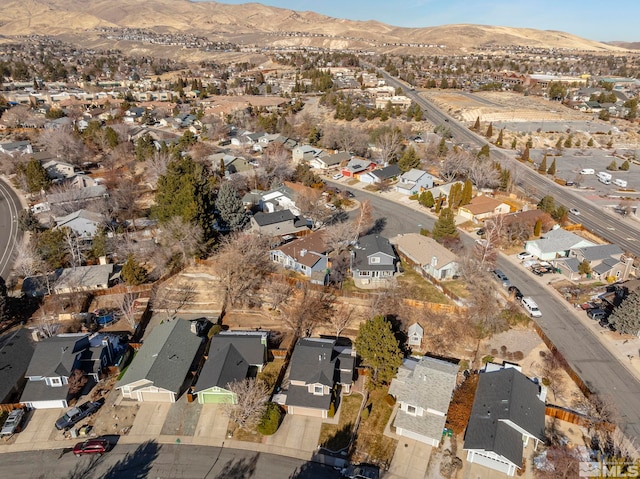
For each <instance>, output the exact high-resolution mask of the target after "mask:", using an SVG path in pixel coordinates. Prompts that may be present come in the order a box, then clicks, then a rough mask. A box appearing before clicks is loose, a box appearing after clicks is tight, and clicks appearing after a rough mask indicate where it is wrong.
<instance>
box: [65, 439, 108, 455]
mask: <svg viewBox="0 0 640 479" xmlns="http://www.w3.org/2000/svg"><path fill="white" fill-rule="evenodd" d="M110 449H111V443H110V442H109V441H107V440H106V439H103V438H97V439H88V440H86V441H83V442H79V443H78V444H76V445H75V446H73V453H74V454H75V455H76V456H84V455H85V454H97V455H98V456H101V455H102V454H104V453H105V452H109V450H110Z"/></svg>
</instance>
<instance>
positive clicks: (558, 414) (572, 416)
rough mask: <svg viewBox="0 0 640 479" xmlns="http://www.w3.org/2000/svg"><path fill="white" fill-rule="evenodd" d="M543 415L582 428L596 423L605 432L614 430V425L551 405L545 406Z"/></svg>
mask: <svg viewBox="0 0 640 479" xmlns="http://www.w3.org/2000/svg"><path fill="white" fill-rule="evenodd" d="M544 413H545V415H547V416H549V417H555V418H556V419H560V420H561V421H564V422H568V423H571V424H576V425H578V426H582V427H589V425H590V424H594V423H598V424H599V426H600V427H602V428H605V429H607V430H610V431H613V430H614V429H615V424H611V423H609V422H605V421H600V420H596V419H593V418H590V417H589V416H586V415H584V414H581V413H579V412H577V411H572V410H571V409H567V408H564V407H561V406H554V405H553V404H549V405H547V407H546V408H545V411H544Z"/></svg>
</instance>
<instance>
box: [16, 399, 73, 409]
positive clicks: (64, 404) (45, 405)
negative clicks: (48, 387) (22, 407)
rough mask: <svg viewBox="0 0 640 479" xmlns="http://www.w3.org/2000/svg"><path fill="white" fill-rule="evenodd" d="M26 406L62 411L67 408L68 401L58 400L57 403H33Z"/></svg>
mask: <svg viewBox="0 0 640 479" xmlns="http://www.w3.org/2000/svg"><path fill="white" fill-rule="evenodd" d="M25 404H26V405H27V406H29V407H32V408H34V409H54V408H55V409H60V408H65V407H67V401H65V400H63V399H56V400H55V401H33V402H29V403H25Z"/></svg>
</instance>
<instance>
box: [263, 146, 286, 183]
mask: <svg viewBox="0 0 640 479" xmlns="http://www.w3.org/2000/svg"><path fill="white" fill-rule="evenodd" d="M259 164H260V167H261V168H262V169H263V170H264V174H265V176H266V179H267V183H268V184H271V185H274V184H280V183H282V182H283V181H287V180H290V179H291V178H293V173H294V169H293V163H292V162H291V155H290V154H289V152H288V151H287V150H286V149H285V148H284V146H283V145H282V144H280V143H271V144H270V145H269V146H268V147H267V148H266V149H265V150H264V152H263V153H262V157H261V158H260V160H259Z"/></svg>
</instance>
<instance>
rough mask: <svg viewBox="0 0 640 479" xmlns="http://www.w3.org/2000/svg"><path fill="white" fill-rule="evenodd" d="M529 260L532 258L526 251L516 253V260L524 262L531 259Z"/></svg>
mask: <svg viewBox="0 0 640 479" xmlns="http://www.w3.org/2000/svg"><path fill="white" fill-rule="evenodd" d="M531 258H533V255H532V254H531V253H529V252H528V251H523V252H522V253H518V259H519V260H521V261H524V260H526V259H531Z"/></svg>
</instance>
